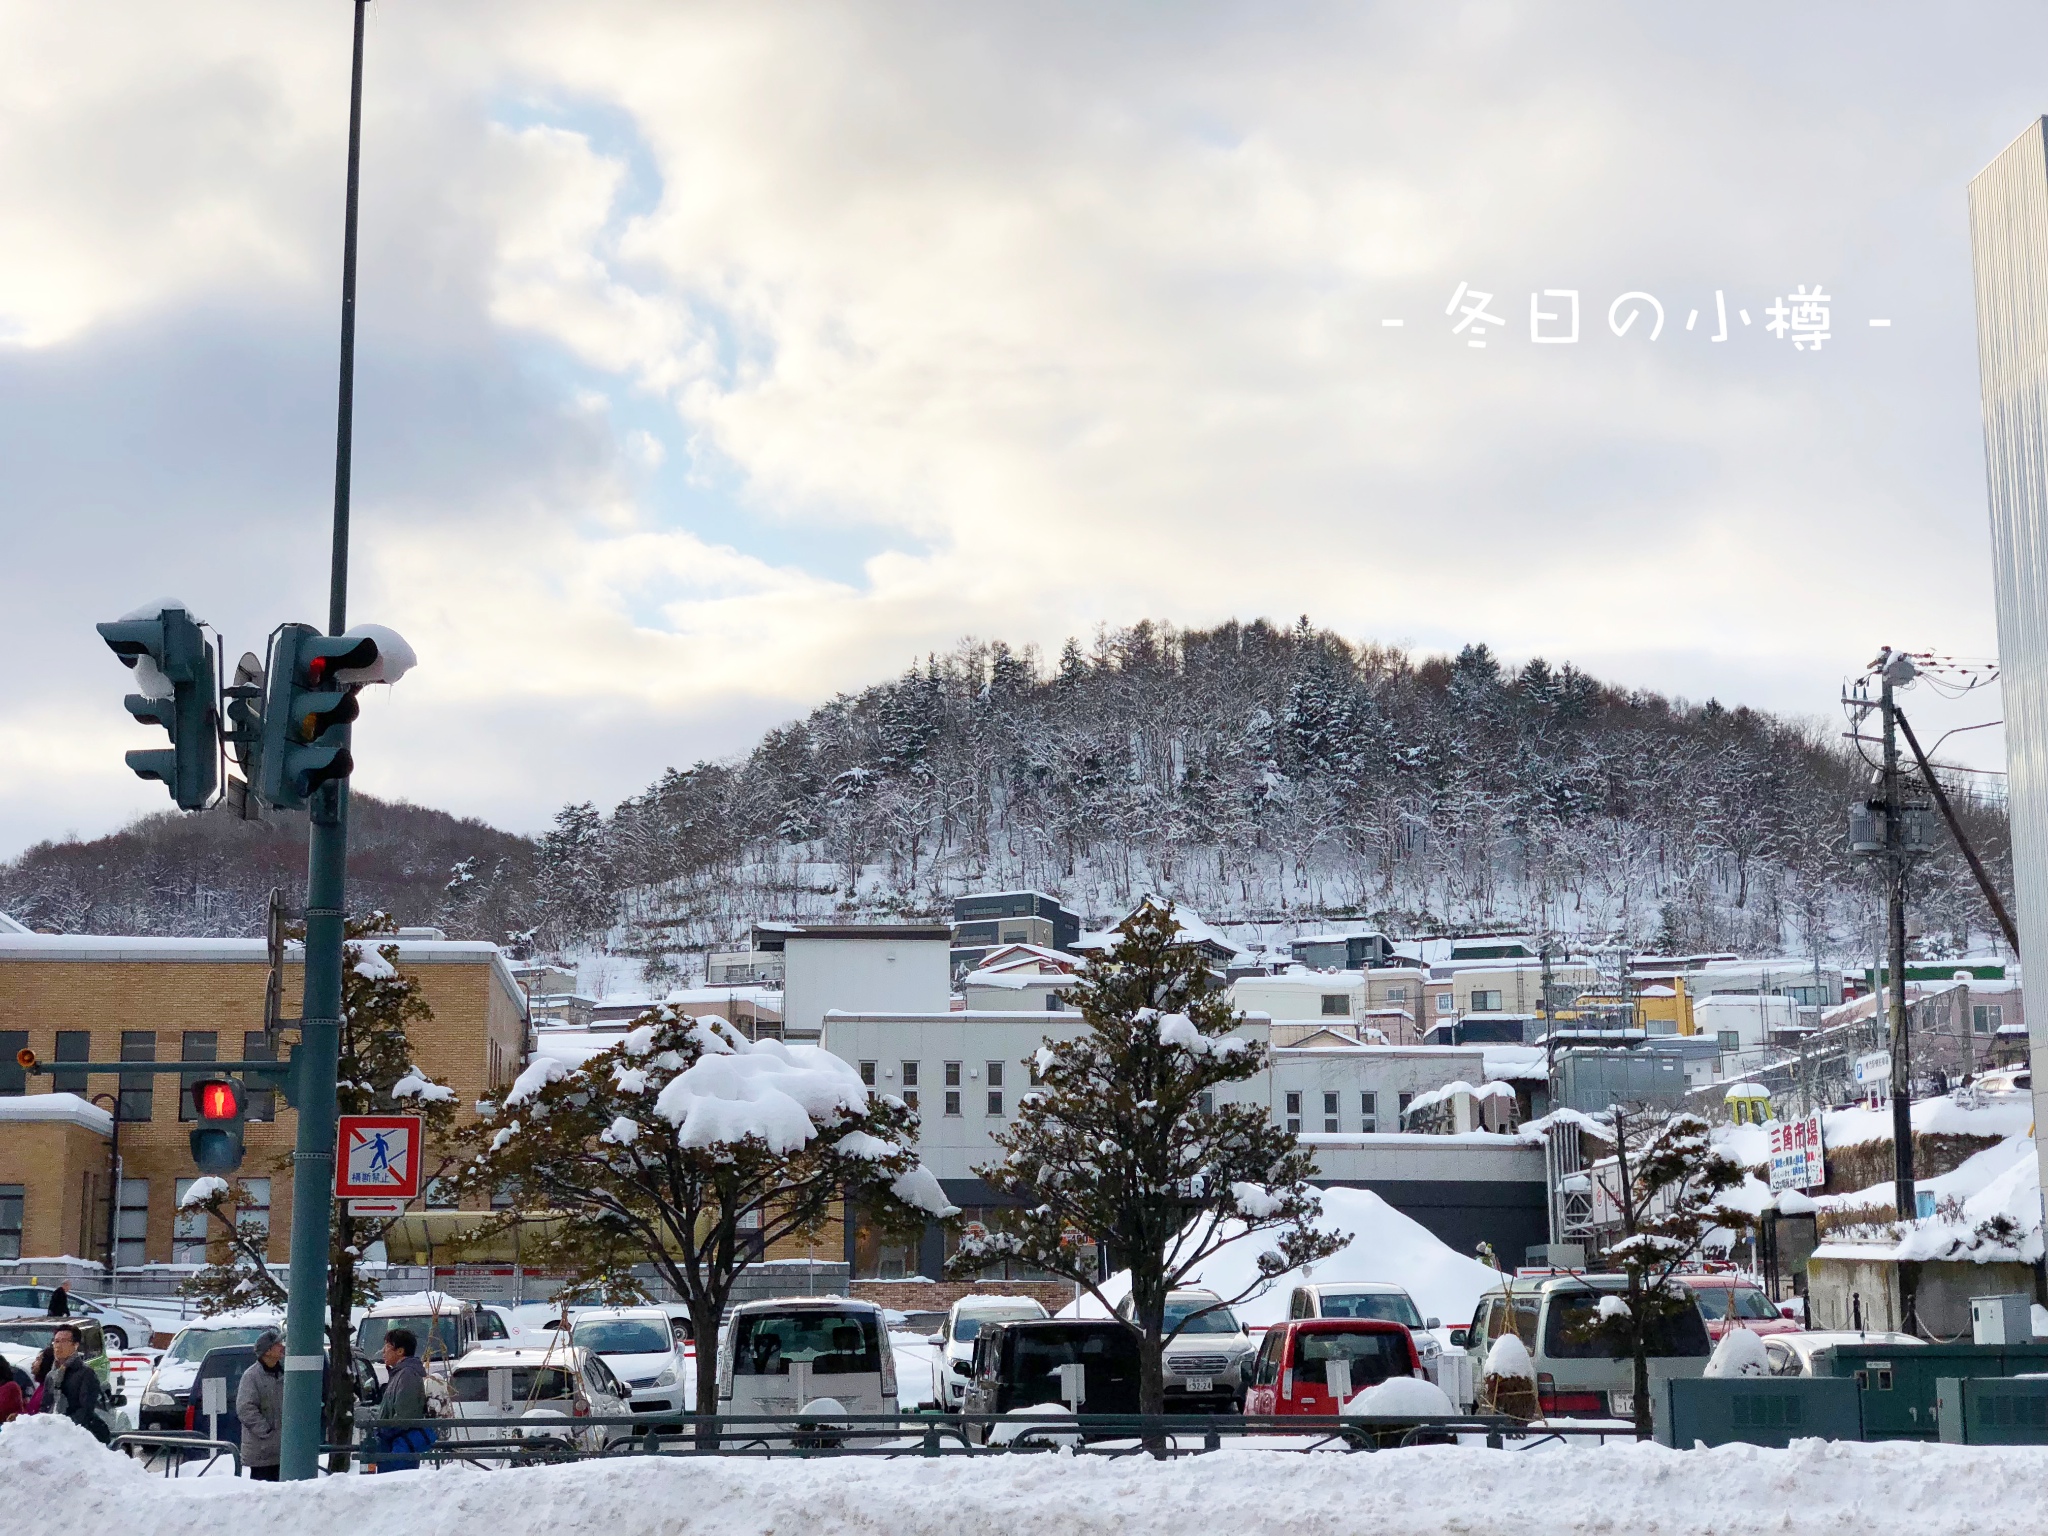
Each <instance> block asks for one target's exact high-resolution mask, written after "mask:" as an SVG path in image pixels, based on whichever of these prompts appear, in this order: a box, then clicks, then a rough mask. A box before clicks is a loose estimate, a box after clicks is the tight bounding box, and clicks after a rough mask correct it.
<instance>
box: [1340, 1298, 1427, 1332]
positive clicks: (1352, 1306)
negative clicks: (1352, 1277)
mask: <svg viewBox="0 0 2048 1536" xmlns="http://www.w3.org/2000/svg"><path fill="white" fill-rule="evenodd" d="M1323 1316H1325V1317H1370V1318H1375V1319H1377V1320H1378V1321H1380V1322H1383V1323H1399V1324H1400V1325H1401V1326H1402V1327H1404V1328H1420V1327H1421V1326H1422V1316H1421V1314H1420V1313H1418V1312H1417V1311H1416V1310H1415V1303H1414V1302H1412V1301H1410V1300H1409V1299H1408V1293H1407V1292H1406V1291H1349V1292H1344V1291H1340V1292H1338V1293H1337V1294H1336V1295H1334V1296H1333V1295H1331V1294H1330V1293H1329V1292H1328V1291H1325V1292H1323Z"/></svg>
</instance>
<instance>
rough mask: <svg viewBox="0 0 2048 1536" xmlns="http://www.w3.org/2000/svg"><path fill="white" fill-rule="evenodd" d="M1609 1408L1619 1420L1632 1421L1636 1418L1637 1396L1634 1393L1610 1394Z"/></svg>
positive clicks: (1608, 1397)
mask: <svg viewBox="0 0 2048 1536" xmlns="http://www.w3.org/2000/svg"><path fill="white" fill-rule="evenodd" d="M1607 1407H1608V1411H1609V1412H1611V1413H1612V1414H1613V1415H1614V1416H1615V1417H1616V1418H1617V1419H1632V1418H1634V1417H1635V1416H1636V1395H1635V1393H1633V1392H1610V1393H1608V1394H1607Z"/></svg>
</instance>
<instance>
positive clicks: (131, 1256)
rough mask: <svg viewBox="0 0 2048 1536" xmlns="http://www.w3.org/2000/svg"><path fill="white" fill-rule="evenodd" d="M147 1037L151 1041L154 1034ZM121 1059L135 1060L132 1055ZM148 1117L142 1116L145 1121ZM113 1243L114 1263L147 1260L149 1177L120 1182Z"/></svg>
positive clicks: (126, 1264) (121, 1263)
mask: <svg viewBox="0 0 2048 1536" xmlns="http://www.w3.org/2000/svg"><path fill="white" fill-rule="evenodd" d="M149 1038H150V1039H151V1040H152V1041H154V1039H155V1036H150V1037H149ZM122 1059H123V1060H126V1061H133V1060H135V1058H134V1057H132V1056H128V1057H124V1058H122ZM124 1097H125V1094H124ZM121 1118H122V1119H124V1120H125V1119H127V1118H128V1117H127V1116H126V1115H123V1116H122V1117H121ZM148 1118H149V1117H148V1116H147V1115H144V1116H143V1119H145V1120H147V1119H148ZM114 1244H115V1247H114V1252H115V1259H114V1262H115V1263H116V1264H118V1265H120V1266H122V1267H123V1268H127V1267H130V1266H133V1265H136V1264H143V1263H146V1262H148V1245H149V1180H147V1179H123V1180H122V1181H121V1206H120V1210H119V1211H118V1213H117V1214H116V1216H115V1220H114Z"/></svg>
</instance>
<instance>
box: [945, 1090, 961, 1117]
mask: <svg viewBox="0 0 2048 1536" xmlns="http://www.w3.org/2000/svg"><path fill="white" fill-rule="evenodd" d="M946 1113H947V1114H949V1115H957V1114H959V1113H960V1095H959V1094H958V1093H955V1092H954V1091H953V1090H951V1089H948V1090H947V1091H946Z"/></svg>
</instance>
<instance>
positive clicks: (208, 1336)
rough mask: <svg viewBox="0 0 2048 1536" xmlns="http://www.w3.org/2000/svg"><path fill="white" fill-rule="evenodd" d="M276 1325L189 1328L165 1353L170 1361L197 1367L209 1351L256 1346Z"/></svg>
mask: <svg viewBox="0 0 2048 1536" xmlns="http://www.w3.org/2000/svg"><path fill="white" fill-rule="evenodd" d="M276 1326H277V1325H276V1324H275V1323H267V1324H266V1323H254V1324H251V1325H250V1326H248V1327H246V1328H187V1329H184V1330H183V1331H182V1332H180V1333H179V1335H178V1336H177V1337H176V1338H175V1339H173V1340H171V1347H170V1348H169V1349H168V1350H167V1351H165V1358H166V1359H169V1360H186V1361H190V1362H191V1363H192V1364H194V1365H196V1364H198V1363H199V1362H200V1361H201V1360H204V1359H205V1358H206V1352H207V1351H208V1350H209V1349H226V1348H228V1347H229V1346H230V1345H234V1344H254V1343H255V1342H256V1340H257V1339H258V1338H260V1337H262V1335H263V1334H264V1333H266V1332H268V1331H269V1330H270V1329H272V1328H275V1327H276Z"/></svg>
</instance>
